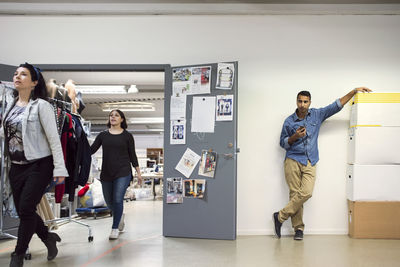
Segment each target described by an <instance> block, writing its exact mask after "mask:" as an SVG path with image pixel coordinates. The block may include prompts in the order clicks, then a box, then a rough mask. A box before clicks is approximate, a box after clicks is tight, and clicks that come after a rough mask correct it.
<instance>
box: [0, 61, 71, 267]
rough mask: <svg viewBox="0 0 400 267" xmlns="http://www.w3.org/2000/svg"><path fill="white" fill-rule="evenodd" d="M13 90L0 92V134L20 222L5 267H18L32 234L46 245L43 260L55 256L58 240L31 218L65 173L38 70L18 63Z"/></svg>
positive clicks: (41, 223) (50, 107) (34, 218)
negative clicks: (0, 98)
mask: <svg viewBox="0 0 400 267" xmlns="http://www.w3.org/2000/svg"><path fill="white" fill-rule="evenodd" d="M13 82H14V87H15V89H16V90H9V89H6V90H7V91H6V92H4V97H5V101H6V104H5V107H4V112H3V114H2V130H1V131H0V133H1V134H4V136H5V148H6V149H5V154H6V155H5V156H6V157H7V159H8V160H9V161H11V168H10V171H9V181H10V185H11V190H12V193H13V198H14V202H15V207H16V209H17V213H18V216H19V219H20V224H19V228H18V240H17V245H16V247H15V251H14V252H13V253H12V254H11V262H10V266H12V267H14V266H15V267H16V266H23V264H24V256H25V252H26V250H27V249H28V245H29V242H30V240H31V238H32V236H33V234H34V233H36V234H37V235H38V236H39V238H40V239H41V240H42V241H43V243H44V244H45V245H46V247H47V250H48V254H47V259H48V260H52V259H54V258H55V257H56V256H57V253H58V250H57V246H56V242H60V241H61V239H60V237H59V236H58V235H57V234H56V233H51V232H48V229H47V227H46V226H45V225H44V223H43V220H42V219H41V218H40V216H39V215H38V214H37V213H36V206H37V204H39V202H40V200H41V198H42V196H43V194H44V192H45V189H46V187H47V186H48V184H49V183H50V182H51V180H52V179H53V177H54V181H55V182H56V183H57V184H60V183H62V182H64V179H65V177H66V176H68V172H67V170H66V168H65V164H64V157H63V154H62V150H61V143H60V138H59V136H58V132H57V125H56V120H55V117H54V111H53V108H52V106H51V105H50V103H48V102H47V101H45V100H44V99H45V98H46V96H47V89H46V85H45V82H44V79H43V76H42V74H41V73H40V70H39V69H38V68H36V67H34V66H32V65H30V64H28V63H25V64H21V65H20V66H19V67H18V68H17V70H16V71H15V73H14V76H13Z"/></svg>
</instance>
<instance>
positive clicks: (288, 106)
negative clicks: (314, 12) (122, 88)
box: [0, 16, 400, 234]
mask: <svg viewBox="0 0 400 267" xmlns="http://www.w3.org/2000/svg"><path fill="white" fill-rule="evenodd" d="M0 25H1V26H0V35H1V36H2V38H1V39H2V40H1V42H0V51H1V53H0V63H5V64H19V63H21V62H25V61H28V62H33V63H41V64H42V63H43V64H44V63H52V64H67V63H75V64H79V63H86V64H88V63H89V64H90V63H98V64H141V63H143V64H146V63H147V64H150V63H156V64H161V63H170V64H172V65H185V64H195V63H210V62H218V61H231V60H238V61H239V147H240V148H241V153H240V155H239V159H238V233H239V234H272V222H271V214H272V212H274V211H277V210H278V209H280V208H282V207H283V206H284V205H285V203H286V201H287V198H288V190H287V186H286V184H285V182H284V177H283V170H282V169H283V167H282V163H283V158H284V151H283V149H281V148H280V147H279V145H278V142H279V135H280V130H281V127H282V123H283V120H284V118H285V117H286V116H288V115H290V114H291V113H292V112H294V110H295V105H296V102H295V97H296V93H297V92H298V91H299V90H302V89H308V90H310V91H311V93H312V106H313V107H320V106H324V105H327V104H329V103H331V102H332V101H333V100H334V99H335V98H338V97H341V96H343V95H344V94H346V93H347V92H348V91H349V90H350V89H352V88H354V87H355V86H360V85H362V86H368V87H370V88H372V89H374V90H376V91H400V88H399V85H400V75H399V73H400V64H399V62H400V49H399V47H400V16H219V17H218V16H136V17H135V16H131V17H129V16H110V17H101V16H89V17H85V16H78V17H74V16H66V17H38V16H35V17H29V16H26V17H23V16H16V17H13V16H0ZM348 121H349V107H348V106H346V107H345V108H344V110H343V111H342V112H341V113H339V114H337V115H336V116H334V117H332V118H330V119H329V120H328V121H327V122H325V124H324V126H323V127H322V129H321V133H320V139H319V148H320V158H321V160H320V162H319V163H318V167H317V181H316V186H315V190H314V195H313V197H312V198H311V199H310V200H309V201H308V202H307V203H306V204H305V214H304V219H305V223H306V233H307V232H308V233H347V208H346V197H345V176H344V175H345V167H346V153H347V143H346V140H347V139H346V138H347V126H348ZM284 227H285V229H284V232H287V231H288V230H289V229H290V223H285V225H284Z"/></svg>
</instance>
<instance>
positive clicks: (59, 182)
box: [53, 176, 65, 185]
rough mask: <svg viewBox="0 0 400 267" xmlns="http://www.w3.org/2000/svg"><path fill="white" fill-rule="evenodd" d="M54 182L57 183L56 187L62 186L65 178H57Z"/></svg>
mask: <svg viewBox="0 0 400 267" xmlns="http://www.w3.org/2000/svg"><path fill="white" fill-rule="evenodd" d="M53 180H54V182H56V185H58V184H62V183H64V180H65V176H55V177H54V179H53Z"/></svg>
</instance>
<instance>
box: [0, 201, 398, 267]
mask: <svg viewBox="0 0 400 267" xmlns="http://www.w3.org/2000/svg"><path fill="white" fill-rule="evenodd" d="M125 212H126V231H125V232H124V233H122V234H121V235H120V238H119V239H118V240H116V241H109V240H108V234H109V232H110V228H111V217H104V218H98V219H96V220H95V219H93V218H87V219H83V220H81V221H82V222H85V223H88V224H90V225H91V226H92V229H93V235H94V241H93V242H91V243H89V242H88V240H87V237H88V230H87V228H85V227H83V226H80V225H78V224H75V223H68V224H65V225H62V226H61V227H60V228H59V229H58V230H57V231H56V232H57V233H58V234H59V235H60V236H61V238H62V242H61V243H60V245H59V255H58V256H57V258H56V259H55V260H54V261H51V262H48V261H47V260H46V255H47V251H46V248H45V247H44V245H43V244H42V243H41V242H40V240H39V239H38V238H37V237H36V236H35V237H34V238H33V239H32V242H31V245H30V252H31V253H32V260H30V261H25V264H24V266H54V267H62V266H66V267H72V266H96V267H98V266H100V267H101V266H115V267H117V266H118V267H119V266H146V267H152V266H219V267H221V266H288V267H289V266H290V267H293V266H307V267H313V266H316V267H320V266H323V267H329V266H335V267H346V266H349V267H357V266H363V267H364V266H366V267H368V266H400V240H360V239H351V238H349V237H347V236H344V235H306V236H305V238H304V240H303V241H301V242H299V241H294V240H293V239H292V237H283V238H281V239H279V240H278V239H276V238H274V237H272V236H239V237H238V238H237V240H236V241H219V240H201V239H186V238H164V237H162V231H161V223H162V203H161V201H132V202H129V203H127V204H126V205H125ZM15 242H16V241H15V240H0V266H2V267H3V266H8V264H9V257H10V256H9V255H10V253H11V252H12V250H13V248H14V246H15Z"/></svg>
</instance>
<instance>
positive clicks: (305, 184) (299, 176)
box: [278, 158, 316, 230]
mask: <svg viewBox="0 0 400 267" xmlns="http://www.w3.org/2000/svg"><path fill="white" fill-rule="evenodd" d="M284 169H285V179H286V183H287V184H288V186H289V191H290V193H289V196H290V197H289V199H290V200H289V203H288V204H287V205H286V207H284V208H283V209H282V210H280V211H279V217H278V219H279V221H281V222H284V221H286V220H287V219H289V217H291V219H292V226H293V228H294V230H304V223H303V204H304V202H306V201H307V200H308V199H309V198H310V197H311V196H312V192H313V189H314V184H315V170H316V165H314V166H311V163H310V161H308V162H307V166H304V165H302V164H301V163H299V162H297V161H295V160H293V159H290V158H286V160H285V163H284Z"/></svg>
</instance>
